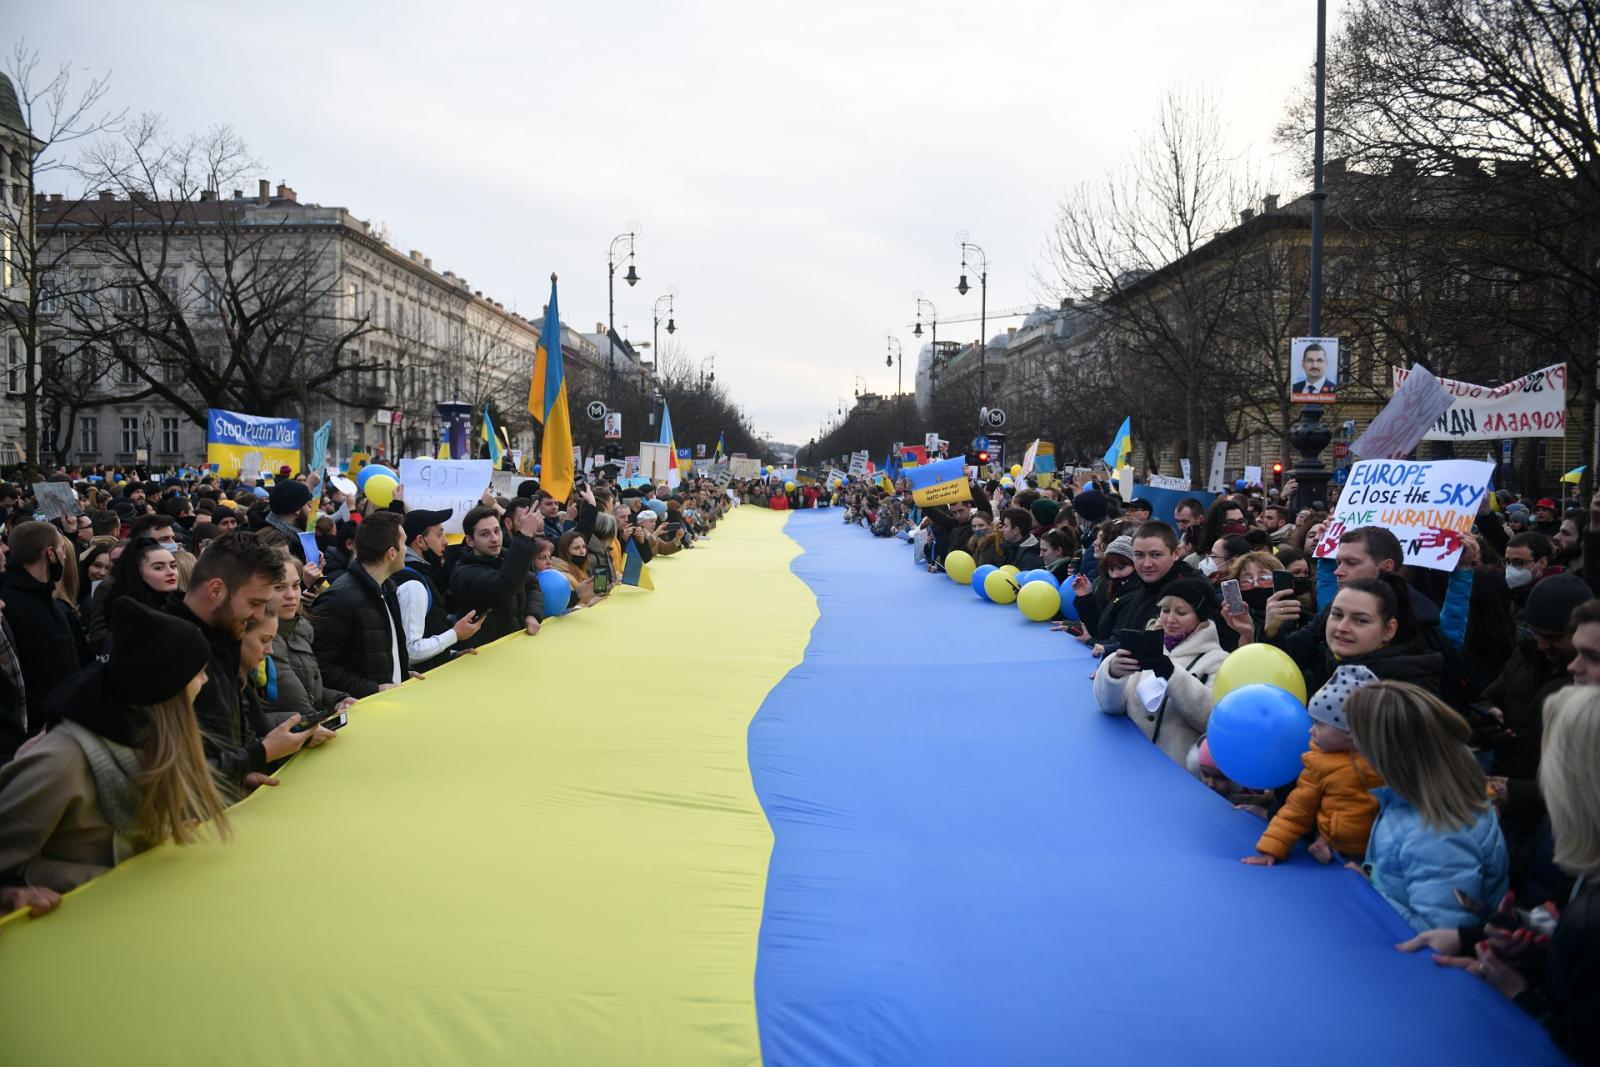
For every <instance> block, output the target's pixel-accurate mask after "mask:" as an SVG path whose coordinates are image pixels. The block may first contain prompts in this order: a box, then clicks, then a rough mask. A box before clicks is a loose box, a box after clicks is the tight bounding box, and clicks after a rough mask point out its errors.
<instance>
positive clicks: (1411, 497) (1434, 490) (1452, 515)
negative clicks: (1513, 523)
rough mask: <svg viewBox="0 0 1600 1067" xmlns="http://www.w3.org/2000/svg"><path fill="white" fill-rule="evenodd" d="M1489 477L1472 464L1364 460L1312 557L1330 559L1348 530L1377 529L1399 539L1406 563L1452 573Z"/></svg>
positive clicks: (1487, 469)
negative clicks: (1367, 527) (1384, 530)
mask: <svg viewBox="0 0 1600 1067" xmlns="http://www.w3.org/2000/svg"><path fill="white" fill-rule="evenodd" d="M1493 472H1494V464H1493V463H1486V462H1484V461H1482V460H1476V459H1438V460H1433V461H1432V462H1427V463H1424V462H1420V461H1417V460H1406V459H1364V460H1362V461H1361V462H1359V463H1357V464H1356V465H1355V466H1354V467H1351V468H1350V477H1349V479H1348V480H1347V481H1346V482H1345V486H1344V491H1343V492H1342V493H1340V494H1339V502H1338V504H1337V505H1336V506H1335V507H1334V511H1333V515H1332V516H1331V517H1330V518H1329V520H1328V525H1327V528H1326V529H1325V530H1324V531H1323V534H1322V536H1321V537H1320V538H1318V539H1317V544H1316V548H1315V551H1314V554H1315V555H1316V556H1317V558H1319V559H1322V558H1326V557H1329V556H1332V555H1333V554H1334V553H1335V552H1337V551H1338V548H1339V538H1340V537H1342V536H1343V535H1344V533H1345V531H1346V530H1353V529H1355V528H1356V527H1358V526H1381V527H1383V528H1384V529H1386V530H1389V531H1390V532H1392V533H1393V534H1394V535H1395V537H1397V538H1399V539H1400V547H1401V549H1402V550H1403V551H1404V553H1405V559H1404V562H1405V563H1407V564H1411V565H1414V566H1418V567H1428V568H1431V569H1433V570H1440V571H1448V570H1454V569H1455V566H1456V562H1457V561H1458V560H1459V559H1460V558H1461V548H1462V536H1463V535H1464V534H1466V533H1467V532H1469V531H1470V530H1471V529H1472V524H1473V522H1474V521H1475V520H1476V517H1477V514H1478V505H1479V504H1480V503H1481V502H1482V501H1483V496H1484V493H1485V492H1487V489H1488V485H1489V476H1490V475H1491V474H1492V473H1493Z"/></svg>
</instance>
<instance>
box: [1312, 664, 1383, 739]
mask: <svg viewBox="0 0 1600 1067" xmlns="http://www.w3.org/2000/svg"><path fill="white" fill-rule="evenodd" d="M1377 680H1378V676H1377V675H1376V674H1373V673H1372V672H1371V671H1370V670H1368V669H1367V668H1365V667H1362V666H1360V665H1358V664H1354V663H1346V664H1344V665H1343V666H1341V667H1340V668H1339V669H1338V670H1336V671H1334V672H1333V677H1332V678H1329V679H1328V681H1327V683H1326V684H1324V685H1323V687H1322V688H1321V689H1318V690H1317V691H1316V692H1315V693H1313V694H1312V695H1311V700H1310V702H1309V703H1307V704H1306V710H1307V711H1309V712H1310V713H1311V717H1312V718H1313V719H1315V720H1317V721H1318V722H1320V723H1322V724H1323V725H1324V726H1331V727H1333V728H1334V729H1335V730H1344V731H1346V732H1348V731H1349V729H1350V723H1349V722H1348V721H1346V719H1345V717H1344V702H1345V700H1346V699H1348V698H1349V696H1350V694H1351V693H1354V692H1355V691H1356V690H1357V689H1360V688H1361V687H1362V686H1364V685H1370V684H1371V683H1373V682H1376V681H1377Z"/></svg>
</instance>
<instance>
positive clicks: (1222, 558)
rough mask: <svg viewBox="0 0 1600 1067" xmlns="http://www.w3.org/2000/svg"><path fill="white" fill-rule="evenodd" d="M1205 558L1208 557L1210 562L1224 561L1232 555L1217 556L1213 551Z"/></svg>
mask: <svg viewBox="0 0 1600 1067" xmlns="http://www.w3.org/2000/svg"><path fill="white" fill-rule="evenodd" d="M1206 558H1207V559H1209V560H1210V561H1211V562H1212V563H1226V562H1228V560H1229V559H1231V558H1232V557H1231V556H1219V555H1217V554H1216V553H1215V552H1212V553H1211V554H1210V555H1208V556H1207V557H1206Z"/></svg>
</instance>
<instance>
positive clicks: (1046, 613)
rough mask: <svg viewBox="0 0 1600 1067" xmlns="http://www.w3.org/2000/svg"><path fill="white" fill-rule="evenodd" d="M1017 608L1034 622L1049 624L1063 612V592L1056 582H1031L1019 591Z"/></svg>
mask: <svg viewBox="0 0 1600 1067" xmlns="http://www.w3.org/2000/svg"><path fill="white" fill-rule="evenodd" d="M1017 607H1018V608H1019V609H1020V610H1021V611H1022V614H1024V615H1026V616H1027V617H1028V618H1030V619H1032V620H1033V621H1034V622H1049V621H1050V620H1051V619H1053V618H1055V617H1056V612H1058V611H1060V610H1061V590H1060V589H1058V588H1056V585H1055V583H1054V582H1029V583H1028V584H1027V585H1025V586H1023V587H1022V588H1021V589H1020V590H1018V591H1017Z"/></svg>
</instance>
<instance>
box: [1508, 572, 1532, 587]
mask: <svg viewBox="0 0 1600 1067" xmlns="http://www.w3.org/2000/svg"><path fill="white" fill-rule="evenodd" d="M1532 583H1533V572H1532V571H1530V570H1529V569H1528V568H1526V567H1507V568H1506V585H1508V586H1510V587H1511V588H1513V589H1521V588H1522V587H1523V586H1525V585H1531V584H1532Z"/></svg>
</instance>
